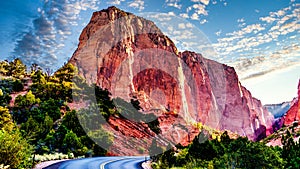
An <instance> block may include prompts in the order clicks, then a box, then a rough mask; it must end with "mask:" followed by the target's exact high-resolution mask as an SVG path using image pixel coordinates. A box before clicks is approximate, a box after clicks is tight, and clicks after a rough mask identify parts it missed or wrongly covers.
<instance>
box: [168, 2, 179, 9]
mask: <svg viewBox="0 0 300 169" xmlns="http://www.w3.org/2000/svg"><path fill="white" fill-rule="evenodd" d="M167 5H168V6H171V7H174V8H177V9H181V7H182V5H181V4H178V3H177V2H174V3H172V2H170V3H167Z"/></svg>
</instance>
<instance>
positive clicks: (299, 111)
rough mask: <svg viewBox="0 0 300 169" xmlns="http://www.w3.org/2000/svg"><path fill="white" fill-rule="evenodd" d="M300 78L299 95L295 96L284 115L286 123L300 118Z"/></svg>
mask: <svg viewBox="0 0 300 169" xmlns="http://www.w3.org/2000/svg"><path fill="white" fill-rule="evenodd" d="M299 98H300V79H299V83H298V97H296V98H294V100H293V101H292V103H291V105H292V106H291V108H290V109H289V110H288V111H287V113H286V114H285V116H284V125H286V126H288V125H291V124H292V123H293V122H294V121H298V123H299V120H300V99H299Z"/></svg>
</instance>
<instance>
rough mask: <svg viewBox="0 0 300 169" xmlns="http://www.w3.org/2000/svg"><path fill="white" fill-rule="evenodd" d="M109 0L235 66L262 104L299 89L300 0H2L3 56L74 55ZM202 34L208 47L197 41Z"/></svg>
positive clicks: (50, 60) (60, 58)
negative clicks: (86, 29) (87, 27)
mask: <svg viewBox="0 0 300 169" xmlns="http://www.w3.org/2000/svg"><path fill="white" fill-rule="evenodd" d="M111 5H115V6H117V7H119V8H121V9H123V10H125V11H128V12H132V13H134V14H138V15H141V16H143V17H146V18H149V19H151V20H154V21H155V22H156V23H157V25H158V26H159V27H160V28H161V29H162V30H163V31H164V32H165V33H166V34H167V35H168V36H170V37H171V39H173V40H174V41H175V43H176V44H177V46H178V48H179V49H180V50H183V49H189V50H194V51H196V52H199V53H203V55H204V56H205V57H208V58H211V59H214V60H217V61H219V62H221V63H225V64H227V65H230V66H233V67H235V69H236V71H237V73H238V76H239V78H240V80H241V82H242V84H243V85H244V86H246V87H247V88H248V89H250V91H251V93H252V94H253V95H254V97H257V98H259V99H260V100H262V102H263V103H264V104H266V103H280V102H283V101H287V100H291V99H292V98H293V97H295V96H296V93H297V83H298V79H299V78H300V34H299V32H300V23H299V20H300V1H299V0H263V1H261V0H247V1H244V0H112V1H101V0H10V1H1V2H0V6H1V8H0V44H1V50H0V57H1V58H2V59H12V58H16V57H20V58H21V59H22V60H23V61H24V62H25V63H27V64H31V63H38V64H39V65H41V66H43V67H44V68H46V67H49V68H52V69H54V70H55V69H57V68H58V67H59V66H61V65H62V64H63V63H64V62H66V61H67V60H68V58H70V57H71V56H72V54H73V52H74V51H75V49H76V47H77V44H78V37H79V35H80V33H81V30H82V29H83V28H84V26H85V25H86V24H87V23H88V22H89V19H90V17H91V15H92V12H93V11H97V10H101V9H104V8H107V7H108V6H111ZM168 17H171V18H172V19H169V20H168V19H165V20H164V18H168ZM194 35H195V36H194ZM199 38H200V39H204V40H205V41H206V42H207V43H205V44H206V45H207V46H209V48H205V47H203V45H199ZM206 49H209V50H206Z"/></svg>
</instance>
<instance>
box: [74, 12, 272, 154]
mask: <svg viewBox="0 0 300 169" xmlns="http://www.w3.org/2000/svg"><path fill="white" fill-rule="evenodd" d="M79 41H80V42H79V45H78V48H77V50H76V51H75V53H74V54H73V56H72V58H71V59H70V63H72V64H74V65H75V66H76V67H77V68H78V71H79V74H80V75H81V76H83V77H84V78H85V79H86V80H87V81H88V82H89V83H96V84H97V85H99V86H100V87H102V88H106V89H108V90H109V91H110V92H111V93H112V97H121V98H123V99H125V100H127V101H129V100H130V99H131V98H132V97H133V96H135V98H137V99H138V100H139V101H140V102H141V106H142V112H144V113H147V112H153V113H154V114H156V115H157V116H158V119H159V122H160V128H161V130H162V132H161V134H160V135H155V134H154V135H153V133H151V132H149V131H147V132H146V129H145V132H146V133H144V134H143V132H142V131H143V130H144V128H145V126H143V125H141V124H130V125H128V126H127V127H125V126H126V125H120V126H123V127H118V133H119V134H118V133H117V132H115V131H114V135H118V137H119V138H123V139H124V137H125V136H129V135H130V134H134V133H137V134H136V137H145V138H146V137H147V138H151V137H155V138H157V139H158V140H160V141H159V143H160V144H167V141H165V140H168V141H171V142H172V143H173V144H176V143H183V144H187V143H188V142H189V141H191V140H192V139H193V138H194V137H195V136H196V135H197V134H198V132H199V131H198V130H197V129H196V128H195V127H193V125H194V124H196V123H197V122H201V123H203V124H206V125H209V126H211V127H213V128H216V129H220V130H224V129H227V130H231V131H233V132H236V133H238V134H240V135H242V136H247V137H249V138H250V139H252V140H257V139H260V138H262V137H264V136H265V135H268V134H270V133H272V121H273V116H272V115H271V114H270V113H269V112H268V111H267V110H266V109H265V108H263V106H262V104H261V102H260V101H259V100H257V99H255V98H253V97H252V95H251V93H250V92H249V91H248V90H247V89H246V88H245V87H243V86H242V85H241V84H240V82H239V80H238V76H237V74H236V72H235V70H234V68H232V67H229V66H227V65H224V64H221V63H218V62H215V61H213V60H209V59H206V58H204V57H203V56H202V55H201V54H197V53H194V52H190V51H185V52H178V50H177V48H176V46H175V45H174V43H173V42H172V41H171V40H170V39H169V38H168V37H167V36H165V35H164V34H163V33H162V32H161V31H160V30H159V28H157V27H156V26H155V24H154V23H153V22H151V21H149V20H146V19H144V18H141V17H138V16H135V15H133V14H130V13H126V12H124V11H121V10H119V9H117V8H115V7H109V8H108V9H106V10H102V11H99V12H95V13H94V14H93V16H92V18H91V21H90V22H89V24H88V25H87V26H86V27H85V28H84V30H83V31H82V33H81V35H80V38H79ZM109 122H110V125H111V126H113V127H114V126H117V124H118V123H119V124H123V123H124V122H121V121H119V120H117V119H110V121H109ZM128 123H129V121H128ZM139 125H140V126H139ZM129 126H132V128H131V130H134V131H135V132H128V131H121V130H130V129H129V128H130V127H129ZM128 127H129V128H128ZM141 129H143V130H141ZM120 133H122V134H120ZM150 141H151V140H150V139H148V140H147V139H145V142H150ZM118 142H119V144H118V145H119V147H118V145H117V147H118V148H116V149H118V151H117V152H115V153H116V154H122V151H121V149H122V146H120V145H121V144H122V143H121V142H122V139H118ZM126 145H128V144H126ZM128 149H130V148H128ZM112 151H113V150H112ZM123 155H125V154H124V151H123ZM131 155H132V154H131Z"/></svg>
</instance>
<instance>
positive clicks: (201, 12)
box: [193, 4, 208, 15]
mask: <svg viewBox="0 0 300 169" xmlns="http://www.w3.org/2000/svg"><path fill="white" fill-rule="evenodd" d="M193 8H194V9H195V13H197V14H198V15H208V13H207V11H206V9H205V5H202V4H194V5H193Z"/></svg>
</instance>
